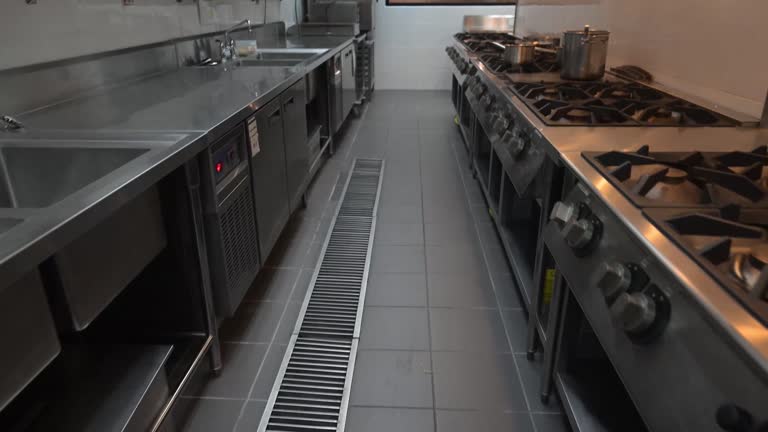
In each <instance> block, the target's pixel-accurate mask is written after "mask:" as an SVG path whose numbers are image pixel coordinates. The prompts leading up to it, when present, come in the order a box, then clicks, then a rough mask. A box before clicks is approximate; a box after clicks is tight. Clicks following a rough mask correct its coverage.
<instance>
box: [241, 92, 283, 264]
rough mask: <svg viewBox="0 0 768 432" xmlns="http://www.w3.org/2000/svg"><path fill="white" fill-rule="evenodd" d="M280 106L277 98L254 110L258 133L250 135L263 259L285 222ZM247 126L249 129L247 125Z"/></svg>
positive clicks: (281, 110) (257, 220)
mask: <svg viewBox="0 0 768 432" xmlns="http://www.w3.org/2000/svg"><path fill="white" fill-rule="evenodd" d="M282 116H283V106H282V103H281V100H280V98H277V99H275V100H273V101H272V102H270V103H268V104H267V105H265V106H264V107H263V108H262V109H261V110H259V112H257V113H256V127H257V133H256V134H255V135H256V137H257V138H256V137H255V136H254V133H253V130H249V132H250V135H251V146H250V150H249V151H250V154H251V177H252V179H253V195H254V205H255V206H256V224H257V225H258V227H259V251H260V252H261V257H262V261H266V258H267V257H268V256H269V253H270V252H271V251H272V248H273V247H274V245H275V243H276V242H277V239H278V237H280V233H281V232H282V231H283V228H284V227H285V224H286V222H288V214H289V213H288V182H287V177H286V169H285V167H286V163H285V145H284V141H283V119H282ZM249 129H252V127H251V126H249Z"/></svg>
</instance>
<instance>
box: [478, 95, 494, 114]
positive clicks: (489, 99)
mask: <svg viewBox="0 0 768 432" xmlns="http://www.w3.org/2000/svg"><path fill="white" fill-rule="evenodd" d="M495 100H496V97H495V96H494V95H492V94H490V93H488V94H486V95H485V96H483V98H482V99H481V100H480V104H481V106H482V107H483V108H485V110H486V111H490V110H491V107H493V102H494V101H495Z"/></svg>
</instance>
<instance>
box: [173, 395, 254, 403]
mask: <svg viewBox="0 0 768 432" xmlns="http://www.w3.org/2000/svg"><path fill="white" fill-rule="evenodd" d="M179 399H187V400H218V401H230V402H244V401H247V400H248V399H244V398H233V397H222V396H187V395H181V396H179Z"/></svg>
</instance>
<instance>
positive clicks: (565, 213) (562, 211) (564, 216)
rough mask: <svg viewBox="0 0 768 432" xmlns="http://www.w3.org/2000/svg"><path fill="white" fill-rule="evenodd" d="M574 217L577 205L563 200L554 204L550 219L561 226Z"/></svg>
mask: <svg viewBox="0 0 768 432" xmlns="http://www.w3.org/2000/svg"><path fill="white" fill-rule="evenodd" d="M508 133H509V132H508ZM574 217H576V206H574V205H573V204H568V203H564V202H562V201H558V202H556V203H555V205H554V206H552V213H550V214H549V220H551V221H555V222H557V223H559V224H560V226H561V227H562V226H565V225H567V224H569V223H570V222H571V220H573V218H574Z"/></svg>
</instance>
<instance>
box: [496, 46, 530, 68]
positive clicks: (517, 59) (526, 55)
mask: <svg viewBox="0 0 768 432" xmlns="http://www.w3.org/2000/svg"><path fill="white" fill-rule="evenodd" d="M493 44H494V45H496V46H497V47H499V48H500V49H503V50H504V53H503V54H502V58H503V59H504V62H506V63H509V64H511V65H514V66H519V65H524V64H529V63H533V60H534V58H535V55H536V44H534V43H530V42H520V43H517V44H506V45H505V44H502V43H498V42H493Z"/></svg>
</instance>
